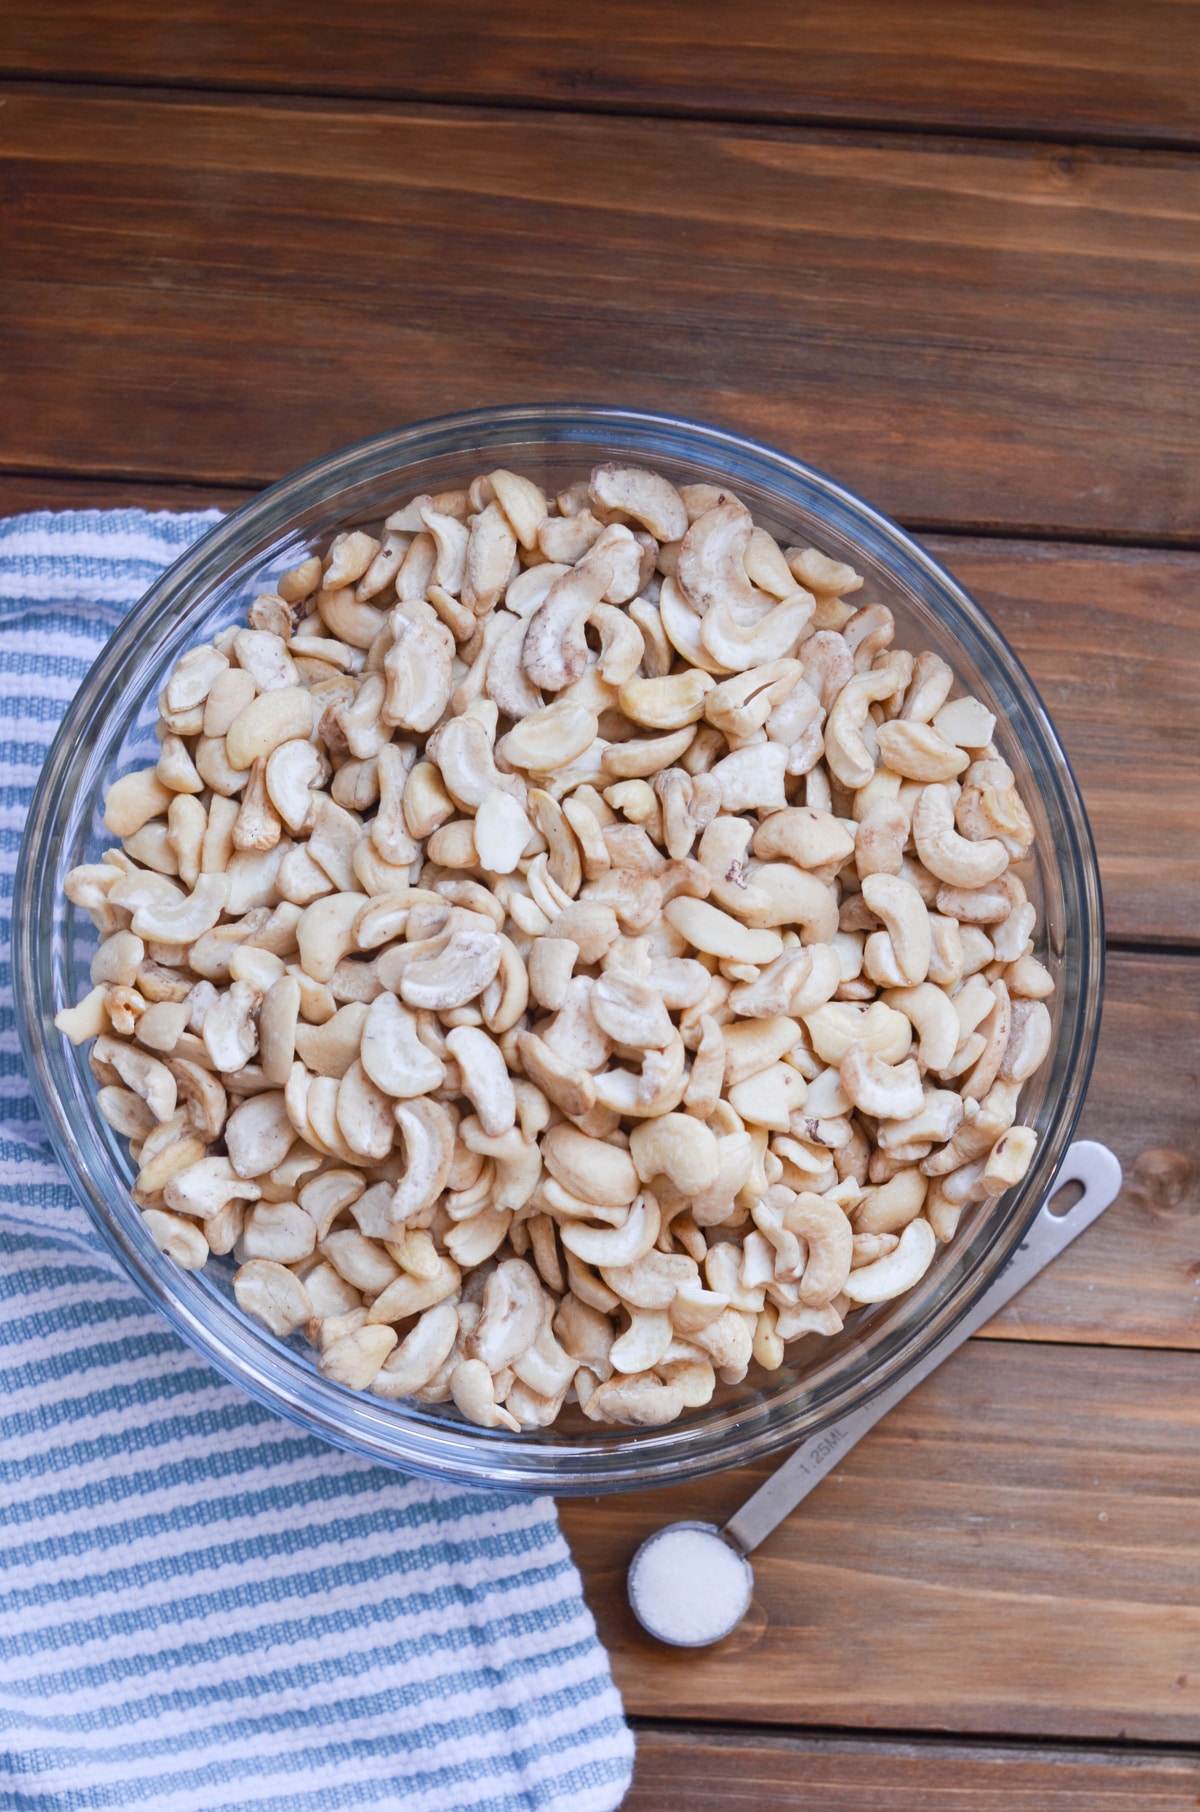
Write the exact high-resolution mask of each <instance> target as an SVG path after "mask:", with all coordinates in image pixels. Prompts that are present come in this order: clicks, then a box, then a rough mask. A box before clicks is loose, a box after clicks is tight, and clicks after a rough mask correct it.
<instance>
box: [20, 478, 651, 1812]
mask: <svg viewBox="0 0 1200 1812" xmlns="http://www.w3.org/2000/svg"><path fill="white" fill-rule="evenodd" d="M215 519H216V518H215V516H214V515H212V514H192V515H168V514H156V515H148V514H145V513H143V512H141V511H122V512H116V513H113V512H108V513H101V512H98V511H83V512H78V513H69V514H54V515H51V514H37V515H28V516H21V517H14V518H11V519H10V520H8V521H7V522H0V713H2V714H3V729H2V731H0V900H2V904H0V1368H2V1374H3V1375H2V1381H0V1524H2V1525H3V1529H4V1540H3V1543H2V1544H0V1808H3V1809H4V1812H74V1809H75V1808H84V1807H106V1808H118V1809H120V1812H127V1809H129V1808H135V1807H145V1808H148V1812H193V1809H199V1808H204V1809H205V1812H208V1809H209V1808H220V1809H221V1812H235V1809H238V1808H254V1809H255V1812H327V1809H332V1808H342V1807H357V1806H374V1807H387V1808H390V1807H395V1808H401V1807H402V1808H404V1812H459V1809H460V1808H461V1809H464V1812H465V1809H466V1808H471V1809H472V1812H525V1809H526V1808H535V1807H549V1808H559V1807H562V1808H571V1812H606V1809H607V1808H610V1807H615V1806H618V1805H619V1804H620V1802H621V1800H622V1798H623V1796H624V1793H625V1790H626V1788H627V1786H628V1782H629V1776H630V1767H631V1758H632V1739H631V1737H630V1734H629V1731H628V1729H627V1728H626V1725H625V1723H624V1720H623V1717H622V1714H621V1704H620V1699H619V1697H618V1695H617V1692H616V1689H615V1687H614V1686H613V1683H612V1679H611V1676H610V1673H609V1669H608V1662H607V1657H606V1656H605V1654H604V1651H603V1649H602V1648H601V1647H600V1645H599V1643H598V1642H597V1640H596V1632H595V1626H594V1624H593V1622H592V1618H591V1616H590V1614H589V1612H588V1611H587V1609H586V1607H585V1605H584V1603H583V1600H582V1597H581V1595H580V1586H579V1577H578V1575H577V1573H576V1571H575V1568H574V1566H573V1565H572V1563H571V1559H570V1556H569V1554H568V1552H567V1549H566V1545H565V1543H564V1542H563V1539H562V1536H561V1535H560V1533H559V1530H558V1524H557V1520H556V1518H555V1514H554V1510H553V1507H552V1505H550V1504H549V1503H547V1502H545V1501H544V1500H531V1499H528V1498H515V1497H506V1496H497V1495H493V1494H485V1493H472V1492H465V1491H461V1490H456V1489H454V1488H452V1487H449V1486H434V1485H430V1484H427V1483H423V1482H420V1481H417V1480H411V1479H407V1478H405V1477H403V1476H401V1475H400V1474H398V1473H394V1472H390V1471H388V1470H386V1469H383V1468H380V1467H377V1466H372V1465H369V1464H367V1463H366V1462H364V1461H359V1460H356V1459H354V1458H351V1457H349V1456H348V1455H346V1454H343V1453H339V1452H336V1451H334V1450H333V1449H332V1448H329V1447H326V1446H325V1445H324V1444H322V1443H321V1442H318V1441H315V1440H311V1439H308V1438H306V1437H305V1436H303V1435H301V1434H299V1433H298V1432H297V1430H296V1429H294V1428H293V1427H292V1426H291V1425H290V1424H288V1423H286V1422H283V1421H280V1420H278V1419H277V1418H275V1417H273V1416H271V1415H270V1414H269V1413H267V1412H266V1411H265V1410H263V1409H260V1408H259V1407H258V1406H257V1405H256V1404H254V1403H252V1402H251V1401H250V1400H249V1399H248V1398H247V1397H244V1396H242V1395H241V1394H240V1393H239V1392H238V1391H237V1390H235V1389H234V1388H233V1387H231V1386H230V1385H228V1384H226V1383H224V1382H223V1381H222V1380H221V1379H220V1378H219V1377H218V1376H217V1375H216V1373H214V1372H213V1371H212V1370H210V1368H209V1367H208V1366H207V1365H206V1364H205V1363H204V1362H203V1361H202V1360H201V1359H199V1358H198V1357H197V1356H196V1355H195V1354H194V1353H192V1352H191V1350H190V1349H189V1348H187V1347H186V1346H184V1345H183V1344H182V1343H181V1342H180V1341H179V1339H178V1338H177V1337H176V1335H175V1334H174V1333H173V1332H172V1331H171V1330H170V1329H169V1328H168V1327H167V1325H166V1324H165V1323H164V1322H163V1321H161V1320H160V1319H159V1317H158V1316H157V1315H156V1314H155V1313H154V1312H153V1311H152V1310H151V1309H150V1308H149V1307H148V1306H147V1304H146V1303H145V1302H144V1301H143V1299H142V1298H141V1296H140V1295H139V1294H138V1293H137V1291H136V1290H135V1289H134V1287H133V1286H132V1284H130V1283H129V1282H128V1281H127V1280H126V1278H125V1277H124V1275H123V1274H122V1273H121V1272H120V1271H119V1270H118V1269H117V1267H116V1266H115V1264H114V1262H113V1261H112V1260H111V1259H110V1258H109V1256H108V1255H107V1253H106V1252H105V1251H104V1249H103V1248H102V1247H101V1246H100V1244H99V1242H98V1240H97V1239H96V1238H95V1236H94V1235H93V1234H92V1232H91V1228H90V1223H89V1222H88V1220H87V1217H86V1216H85V1214H84V1212H83V1210H82V1208H81V1207H79V1205H78V1204H77V1202H76V1201H75V1199H74V1197H73V1195H72V1193H71V1190H70V1188H69V1186H68V1184H67V1182H66V1180H65V1178H64V1177H63V1174H62V1172H61V1170H60V1169H59V1168H58V1166H57V1164H56V1163H55V1160H54V1157H53V1154H52V1152H51V1150H50V1148H49V1145H48V1143H47V1141H46V1139H45V1135H44V1133H43V1132H42V1129H41V1127H40V1125H39V1123H38V1119H37V1115H36V1112H35V1110H34V1106H33V1102H32V1100H31V1097H30V1092H29V1087H28V1083H27V1081H26V1078H25V1075H24V1071H23V1067H22V1062H21V1056H20V1050H19V1046H18V1042H17V1034H16V1029H15V1023H14V1018H13V1004H12V972H11V966H10V960H9V937H8V926H9V917H10V911H11V899H12V879H13V872H14V869H15V866H16V855H17V847H18V844H19V841H20V834H21V827H22V824H23V823H24V819H25V813H26V810H27V808H28V805H29V800H30V797H31V794H32V790H33V787H34V784H35V782H36V779H37V774H38V769H39V767H40V765H41V762H42V760H43V758H44V756H45V753H46V751H47V749H48V747H49V745H50V742H51V740H52V738H53V735H54V731H55V728H56V726H57V723H58V721H59V719H60V717H61V715H62V713H63V711H64V710H65V708H66V705H67V703H68V701H69V699H70V698H71V695H72V693H73V692H74V690H75V688H76V687H77V685H78V684H79V682H80V680H81V679H82V677H83V675H84V673H85V672H86V671H87V668H88V666H89V664H90V663H91V661H92V660H93V659H94V658H95V656H96V654H97V652H98V650H99V649H100V647H101V645H102V643H103V642H104V640H105V639H106V637H107V636H108V635H110V634H111V632H112V630H113V629H114V628H115V627H116V625H117V624H118V622H119V621H120V619H121V617H122V615H123V614H124V612H125V611H126V610H127V609H128V607H129V606H130V605H131V604H132V603H133V602H134V601H135V600H136V599H137V597H138V596H139V595H140V593H141V592H142V591H143V590H144V589H145V588H146V586H147V585H148V584H149V583H150V582H151V580H152V579H154V578H155V577H156V576H157V574H158V573H159V572H160V571H161V570H162V569H163V567H165V566H167V565H168V564H169V563H170V562H171V561H172V560H173V559H174V558H175V557H176V556H177V555H178V554H179V553H180V552H181V551H182V550H183V548H184V547H186V546H187V545H188V543H189V542H191V541H192V540H194V539H195V537H196V536H197V535H198V534H200V533H201V532H202V531H203V530H204V529H205V528H206V527H208V526H209V525H210V524H211V523H212V522H213V521H214V520H215Z"/></svg>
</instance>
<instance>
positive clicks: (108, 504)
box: [0, 472, 255, 516]
mask: <svg viewBox="0 0 1200 1812" xmlns="http://www.w3.org/2000/svg"><path fill="white" fill-rule="evenodd" d="M254 494H255V493H254V490H253V489H241V490H239V489H237V488H236V487H234V486H232V485H215V484H209V485H189V484H162V483H158V484H156V483H154V482H153V481H150V482H146V481H141V482H139V481H138V480H136V479H128V478H118V479H115V480H111V479H110V480H105V479H94V478H84V479H79V478H61V477H52V476H51V475H50V474H49V473H45V474H42V473H25V472H5V473H0V516H19V515H22V514H23V513H24V512H25V511H26V510H232V509H235V508H236V507H237V505H238V504H239V503H245V502H247V500H248V499H249V498H251V497H253V496H254Z"/></svg>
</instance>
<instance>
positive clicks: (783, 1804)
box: [622, 1725, 1200, 1812]
mask: <svg viewBox="0 0 1200 1812" xmlns="http://www.w3.org/2000/svg"><path fill="white" fill-rule="evenodd" d="M1198 1803H1200V1760H1198V1759H1197V1757H1196V1756H1195V1755H1194V1754H1192V1755H1187V1754H1150V1755H1146V1754H1138V1753H1136V1752H1135V1751H1129V1750H1125V1751H1122V1750H1119V1749H1105V1750H1088V1751H1083V1752H1079V1751H1074V1750H1064V1749H1045V1748H1038V1749H1031V1748H1027V1747H1025V1746H1024V1745H1021V1746H1014V1745H1009V1746H1007V1747H1004V1748H987V1747H985V1746H984V1745H983V1744H975V1743H948V1742H940V1743H935V1742H916V1743H901V1742H895V1741H888V1740H886V1739H883V1738H874V1739H870V1740H867V1741H862V1740H857V1741H856V1740H853V1739H849V1738H846V1737H839V1736H820V1737H799V1736H772V1735H769V1734H767V1733H766V1732H758V1731H738V1732H736V1733H735V1732H717V1731H709V1730H705V1729H704V1728H703V1726H695V1725H693V1726H691V1727H671V1726H664V1725H650V1726H647V1727H643V1728H641V1729H639V1730H638V1733H637V1761H636V1764H635V1768H634V1777H633V1789H632V1791H631V1793H630V1794H629V1796H628V1798H627V1799H626V1800H625V1801H624V1804H623V1808H622V1812H760V1809H761V1808H763V1807H766V1806H769V1807H771V1808H772V1812H968V1808H969V1812H1021V1809H1022V1808H1024V1809H1026V1812H1101V1809H1103V1812H1195V1807H1196V1805H1197V1804H1198Z"/></svg>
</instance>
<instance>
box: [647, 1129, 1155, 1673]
mask: <svg viewBox="0 0 1200 1812" xmlns="http://www.w3.org/2000/svg"><path fill="white" fill-rule="evenodd" d="M1068 1183H1081V1184H1082V1185H1083V1194H1082V1195H1081V1196H1080V1197H1079V1199H1078V1201H1076V1202H1074V1203H1073V1204H1072V1205H1071V1207H1070V1208H1068V1209H1067V1210H1066V1212H1065V1213H1063V1214H1054V1213H1052V1212H1051V1208H1050V1204H1051V1202H1052V1201H1053V1200H1054V1197H1055V1195H1056V1194H1057V1193H1058V1191H1059V1190H1061V1189H1063V1188H1064V1187H1065V1186H1066V1185H1067V1184H1068ZM1120 1188H1121V1166H1120V1164H1119V1163H1118V1161H1117V1159H1116V1157H1115V1156H1114V1154H1113V1153H1112V1152H1111V1151H1110V1150H1109V1149H1108V1147H1107V1146H1106V1145H1100V1144H1098V1143H1097V1142H1096V1141H1095V1140H1092V1139H1080V1140H1077V1141H1076V1143H1075V1144H1074V1145H1072V1146H1070V1147H1069V1148H1068V1150H1067V1153H1066V1156H1065V1157H1064V1159H1063V1162H1062V1165H1061V1167H1060V1169H1059V1172H1058V1175H1057V1176H1056V1177H1055V1179H1054V1184H1053V1187H1052V1189H1051V1191H1050V1193H1049V1195H1048V1196H1047V1198H1046V1200H1045V1201H1044V1202H1043V1204H1042V1207H1041V1210H1040V1212H1039V1213H1038V1214H1037V1215H1036V1216H1035V1218H1034V1220H1033V1221H1032V1222H1031V1224H1030V1226H1029V1229H1028V1231H1027V1232H1026V1234H1025V1237H1024V1239H1023V1240H1022V1241H1021V1244H1020V1245H1019V1246H1018V1247H1017V1250H1016V1252H1015V1253H1014V1254H1013V1256H1012V1258H1011V1259H1010V1260H1009V1262H1008V1264H1007V1265H1006V1266H1005V1268H1004V1270H1003V1272H1002V1273H1001V1274H1000V1276H999V1277H998V1278H997V1279H996V1281H995V1283H993V1284H992V1286H991V1288H990V1289H989V1290H987V1291H986V1292H985V1293H984V1295H983V1296H981V1297H980V1299H979V1301H978V1302H977V1303H976V1304H975V1306H974V1308H973V1309H971V1310H970V1312H969V1313H968V1314H967V1315H964V1317H963V1319H962V1320H961V1321H960V1322H958V1323H956V1325H955V1326H954V1327H953V1328H951V1330H950V1332H949V1333H948V1334H945V1335H943V1337H942V1339H941V1340H939V1341H937V1342H936V1344H935V1345H933V1346H932V1347H930V1349H929V1351H928V1352H927V1353H926V1354H925V1356H924V1357H923V1358H922V1359H921V1360H919V1361H918V1363H917V1364H916V1365H915V1366H913V1368H912V1370H911V1371H908V1372H906V1373H905V1374H904V1376H903V1377H902V1378H899V1379H897V1381H896V1382H895V1383H894V1384H892V1385H890V1386H889V1387H888V1389H886V1390H883V1391H881V1392H880V1393H879V1395H878V1396H877V1397H874V1398H872V1400H871V1401H870V1402H869V1403H866V1404H864V1405H863V1407H862V1408H861V1409H857V1410H855V1411H854V1412H853V1413H852V1414H851V1415H848V1416H846V1417H844V1418H843V1420H842V1421H840V1422H835V1423H834V1424H833V1426H832V1427H831V1428H823V1429H822V1430H821V1432H820V1433H819V1434H817V1435H814V1437H813V1438H812V1440H811V1441H807V1442H806V1443H805V1444H804V1446H803V1447H798V1448H797V1449H796V1451H795V1453H793V1454H792V1455H791V1457H790V1458H789V1459H786V1460H785V1461H784V1463H783V1465H782V1466H780V1467H779V1469H778V1470H777V1471H776V1472H774V1473H772V1475H771V1477H770V1478H769V1479H768V1480H767V1482H766V1484H765V1485H761V1486H760V1487H759V1489H758V1490H757V1491H756V1492H755V1493H754V1495H753V1497H750V1498H747V1500H746V1502H745V1503H744V1504H743V1505H742V1507H741V1509H740V1510H737V1511H735V1512H734V1514H733V1515H732V1516H731V1517H730V1519H729V1521H728V1522H727V1523H726V1524H725V1525H724V1527H723V1528H720V1529H718V1528H717V1526H716V1524H715V1523H701V1522H679V1523H669V1524H668V1525H667V1527H666V1528H665V1529H659V1530H658V1532H657V1533H656V1534H654V1535H651V1536H649V1537H648V1538H647V1540H645V1541H644V1542H643V1543H642V1545H641V1547H640V1548H639V1549H638V1551H637V1553H636V1554H635V1555H634V1557H633V1559H632V1561H631V1562H630V1564H629V1581H628V1589H629V1603H630V1606H631V1607H632V1610H633V1614H634V1616H635V1617H636V1618H637V1620H638V1622H639V1623H640V1624H641V1626H642V1628H643V1629H644V1630H645V1631H646V1632H647V1634H649V1635H651V1636H654V1637H656V1638H657V1640H658V1641H659V1642H666V1643H669V1644H670V1645H671V1647H673V1648H707V1647H708V1646H709V1644H710V1643H713V1642H720V1641H721V1640H722V1638H723V1637H725V1636H729V1635H732V1633H733V1631H734V1630H735V1629H736V1628H737V1626H738V1624H739V1623H740V1622H741V1620H742V1618H743V1617H744V1616H745V1615H746V1612H747V1611H748V1610H749V1608H750V1599H751V1597H752V1595H753V1592H754V1573H753V1570H752V1568H751V1566H750V1562H749V1560H748V1559H747V1558H746V1557H747V1555H749V1554H751V1553H752V1552H753V1551H754V1549H755V1548H757V1547H758V1545H759V1543H760V1542H762V1541H764V1540H765V1539H766V1537H767V1536H768V1535H770V1533H771V1531H772V1530H773V1529H776V1528H778V1526H779V1524H780V1523H781V1522H782V1521H783V1520H784V1518H785V1517H786V1516H789V1515H790V1514H791V1512H792V1511H793V1510H794V1509H795V1508H796V1505H797V1504H798V1503H800V1502H801V1500H802V1499H804V1498H806V1497H807V1496H808V1494H809V1492H810V1491H811V1490H812V1488H813V1486H814V1485H816V1484H819V1483H820V1481H821V1480H822V1479H823V1478H824V1477H825V1475H826V1474H827V1473H829V1472H832V1471H833V1468H834V1467H835V1466H836V1465H837V1462H838V1461H839V1460H840V1459H841V1457H842V1455H843V1454H844V1453H848V1452H849V1450H850V1448H851V1447H853V1446H854V1445H855V1443H856V1442H857V1441H861V1439H862V1437H863V1436H864V1435H865V1434H866V1433H867V1431H868V1429H871V1428H874V1426H875V1424H876V1422H879V1421H881V1420H882V1418H883V1417H884V1416H885V1415H886V1414H887V1412H888V1410H889V1409H891V1408H892V1406H893V1405H894V1404H896V1403H899V1402H900V1400H901V1398H903V1397H906V1396H907V1395H908V1393H909V1391H910V1390H912V1389H913V1388H914V1387H915V1386H916V1385H918V1384H920V1383H921V1381H922V1379H924V1378H927V1377H928V1376H929V1374H930V1372H932V1371H936V1369H937V1367H938V1366H939V1365H940V1364H941V1363H942V1361H943V1360H944V1359H948V1358H949V1356H950V1354H951V1353H952V1352H954V1351H955V1349H956V1348H957V1347H960V1346H961V1345H962V1343H963V1341H964V1340H967V1339H969V1337H970V1336H971V1335H972V1334H974V1333H975V1332H976V1331H977V1330H978V1329H979V1328H981V1327H982V1326H983V1325H984V1323H985V1322H987V1321H989V1320H990V1319H991V1317H992V1316H993V1315H994V1314H996V1312H997V1310H999V1309H1001V1308H1003V1307H1004V1304H1005V1303H1006V1302H1008V1301H1009V1300H1010V1299H1011V1298H1012V1297H1013V1296H1015V1295H1016V1294H1017V1292H1018V1291H1019V1290H1022V1289H1024V1287H1025V1285H1026V1284H1027V1283H1029V1282H1030V1280H1031V1279H1032V1278H1034V1277H1036V1276H1037V1274H1038V1272H1039V1271H1041V1270H1042V1269H1043V1267H1044V1266H1046V1265H1048V1264H1049V1263H1050V1261H1051V1259H1053V1258H1056V1257H1057V1256H1058V1254H1059V1253H1060V1252H1062V1251H1064V1250H1065V1248H1066V1247H1067V1246H1069V1245H1070V1244H1071V1241H1072V1240H1073V1239H1075V1238H1077V1237H1078V1235H1079V1234H1081V1233H1082V1232H1083V1231H1084V1229H1085V1228H1086V1227H1090V1226H1091V1224H1092V1222H1093V1221H1094V1220H1097V1219H1098V1218H1099V1216H1100V1215H1102V1214H1103V1213H1104V1210H1105V1209H1106V1208H1107V1207H1108V1206H1109V1205H1110V1203H1112V1202H1113V1201H1115V1200H1116V1197H1117V1195H1118V1193H1119V1192H1120Z"/></svg>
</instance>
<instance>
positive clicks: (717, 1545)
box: [629, 1524, 754, 1647]
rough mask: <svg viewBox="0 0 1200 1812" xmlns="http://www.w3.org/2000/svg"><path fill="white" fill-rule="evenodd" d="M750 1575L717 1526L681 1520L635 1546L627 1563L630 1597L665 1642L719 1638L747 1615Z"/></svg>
mask: <svg viewBox="0 0 1200 1812" xmlns="http://www.w3.org/2000/svg"><path fill="white" fill-rule="evenodd" d="M753 1589H754V1576H753V1574H752V1573H751V1571H750V1568H749V1566H748V1564H747V1563H746V1561H744V1560H743V1559H742V1557H741V1555H740V1554H738V1553H736V1552H735V1550H734V1549H733V1548H732V1547H730V1545H729V1543H728V1542H727V1541H724V1540H723V1539H722V1538H721V1536H720V1535H718V1534H717V1532H716V1530H715V1529H712V1530H709V1529H705V1528H701V1527H697V1526H696V1525H694V1524H693V1525H690V1526H689V1525H688V1524H682V1525H680V1526H678V1527H675V1528H669V1529H664V1530H663V1531H662V1533H661V1534H660V1535H655V1536H652V1537H651V1538H650V1540H649V1541H648V1542H646V1544H645V1546H644V1547H642V1548H641V1549H639V1551H638V1553H637V1554H636V1555H635V1556H634V1559H633V1565H632V1566H631V1567H630V1569H629V1602H630V1603H631V1604H632V1606H633V1609H634V1611H635V1613H636V1615H637V1618H638V1621H639V1622H640V1623H641V1624H642V1625H643V1627H644V1628H645V1629H647V1630H649V1631H650V1634H651V1635H652V1636H657V1637H658V1638H659V1639H660V1640H661V1641H663V1642H677V1643H682V1644H685V1645H687V1646H689V1647H690V1646H695V1647H701V1646H702V1645H703V1644H704V1643H706V1642H718V1641H719V1640H720V1639H721V1637H722V1636H727V1635H728V1634H729V1632H730V1631H731V1630H732V1629H734V1628H736V1626H737V1625H738V1624H739V1623H740V1622H741V1620H742V1618H743V1617H744V1616H745V1614H746V1611H747V1609H748V1608H749V1604H750V1595H751V1592H752V1591H753Z"/></svg>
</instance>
